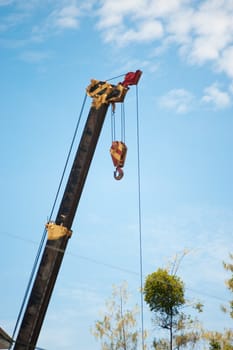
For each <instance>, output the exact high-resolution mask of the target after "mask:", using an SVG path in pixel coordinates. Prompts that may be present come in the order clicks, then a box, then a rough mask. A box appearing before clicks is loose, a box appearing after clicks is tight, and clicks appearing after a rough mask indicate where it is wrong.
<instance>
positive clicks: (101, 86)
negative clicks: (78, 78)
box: [86, 70, 142, 109]
mask: <svg viewBox="0 0 233 350" xmlns="http://www.w3.org/2000/svg"><path fill="white" fill-rule="evenodd" d="M141 74H142V72H141V71H140V70H137V71H136V72H135V73H133V72H129V73H127V74H126V75H125V79H124V81H123V82H122V83H118V84H117V85H112V84H109V83H108V82H106V81H100V80H95V79H92V80H91V84H90V85H89V86H88V87H87V89H86V92H87V95H88V96H90V97H92V98H93V106H94V107H95V108H96V109H98V108H99V107H100V106H101V105H102V104H110V103H115V102H123V101H124V98H125V95H126V93H127V91H128V90H129V85H137V83H138V81H139V79H140V77H141Z"/></svg>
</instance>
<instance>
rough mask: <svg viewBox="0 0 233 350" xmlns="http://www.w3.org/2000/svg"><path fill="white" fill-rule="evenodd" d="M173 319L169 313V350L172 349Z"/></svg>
mask: <svg viewBox="0 0 233 350" xmlns="http://www.w3.org/2000/svg"><path fill="white" fill-rule="evenodd" d="M172 327H173V317H172V312H171V318H170V350H172V348H173V329H172Z"/></svg>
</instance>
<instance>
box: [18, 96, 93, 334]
mask: <svg viewBox="0 0 233 350" xmlns="http://www.w3.org/2000/svg"><path fill="white" fill-rule="evenodd" d="M86 99H87V94H85V96H84V99H83V102H82V106H81V110H80V113H79V117H78V121H77V123H76V127H75V131H74V134H73V138H72V141H71V144H70V147H69V151H68V155H67V157H66V162H65V165H64V168H63V171H62V175H61V179H60V182H59V185H58V189H57V192H56V195H55V200H54V202H53V206H52V209H51V212H50V215H49V219H48V221H50V220H51V219H52V216H53V213H54V209H55V207H56V204H57V200H58V196H59V194H60V190H61V186H62V183H63V180H64V177H65V173H66V169H67V165H68V163H69V160H70V156H71V152H72V149H73V146H74V142H75V139H76V136H77V132H78V129H79V125H80V121H81V117H82V114H83V110H84V106H85V103H86ZM46 234H47V231H46V229H44V231H43V234H42V238H41V241H40V244H39V248H38V251H37V254H36V258H35V261H34V263H33V267H32V271H31V274H30V277H29V281H28V284H27V287H26V291H25V294H24V297H23V301H22V304H21V307H20V310H19V314H18V317H17V320H16V324H15V327H14V330H13V334H12V339H14V337H15V334H16V331H17V329H18V325H19V322H20V320H21V317H22V313H23V310H24V308H25V304H26V301H27V299H28V295H29V291H30V289H31V286H32V282H33V279H34V277H35V273H36V269H37V266H38V262H39V258H40V256H41V252H42V248H43V246H44V242H45V239H46Z"/></svg>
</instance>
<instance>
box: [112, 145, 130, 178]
mask: <svg viewBox="0 0 233 350" xmlns="http://www.w3.org/2000/svg"><path fill="white" fill-rule="evenodd" d="M126 153H127V146H126V145H125V143H124V142H122V141H113V142H112V146H111V148H110V154H111V157H112V161H113V164H114V166H115V167H116V170H115V171H114V178H115V179H116V180H121V179H122V177H123V176H124V173H123V170H122V168H123V166H124V163H125V158H126Z"/></svg>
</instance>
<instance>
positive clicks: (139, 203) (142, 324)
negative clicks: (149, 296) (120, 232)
mask: <svg viewBox="0 0 233 350" xmlns="http://www.w3.org/2000/svg"><path fill="white" fill-rule="evenodd" d="M138 100H139V98H138V86H137V85H136V119H137V173H138V227H139V262H140V289H141V293H140V304H141V338H142V350H143V349H144V347H145V345H144V306H143V250H142V207H141V170H140V169H141V161H140V130H139V129H140V126H139V106H138Z"/></svg>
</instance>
